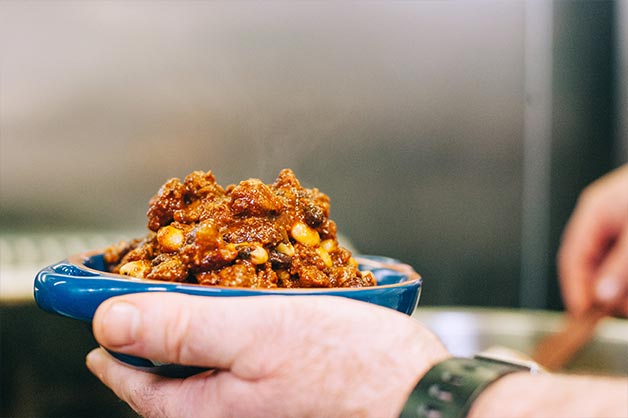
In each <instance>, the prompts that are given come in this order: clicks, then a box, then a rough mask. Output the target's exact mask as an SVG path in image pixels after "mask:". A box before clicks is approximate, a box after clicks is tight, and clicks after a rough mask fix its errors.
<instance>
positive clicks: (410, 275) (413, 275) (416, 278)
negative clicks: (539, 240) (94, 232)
mask: <svg viewBox="0 0 628 418" xmlns="http://www.w3.org/2000/svg"><path fill="white" fill-rule="evenodd" d="M103 252H104V249H93V250H87V251H82V252H80V253H77V254H72V255H70V256H68V258H67V260H66V261H67V264H70V265H73V266H74V267H76V268H78V269H80V270H83V271H86V272H89V273H91V274H92V275H90V276H75V275H71V274H70V275H69V276H72V277H74V278H82V279H95V278H98V279H100V280H102V279H106V280H114V281H120V282H124V283H129V282H131V283H145V284H146V285H160V286H168V285H170V286H176V287H179V288H181V287H188V286H189V287H190V288H192V289H215V291H217V290H220V291H238V292H251V293H258V292H262V293H265V294H285V293H291V294H293V293H297V294H298V293H303V294H306V293H309V294H311V293H330V292H332V293H345V292H367V291H373V290H379V289H390V288H396V287H399V288H402V287H406V286H414V285H418V286H422V284H423V278H422V277H421V275H420V274H419V273H417V272H416V271H415V270H414V268H413V267H412V266H410V265H409V264H405V263H403V262H401V261H399V260H396V259H393V258H390V257H385V256H374V255H366V254H360V255H354V256H353V258H354V259H355V260H356V261H357V262H358V264H359V265H361V266H366V267H368V269H367V270H372V269H377V268H381V269H386V270H391V271H394V272H397V273H401V274H403V275H404V276H406V280H403V281H401V282H399V283H393V284H386V285H375V286H369V287H311V288H310V287H307V288H303V287H302V288H251V287H237V286H205V285H201V284H198V283H186V282H170V281H165V280H152V279H139V278H132V277H129V276H124V275H122V274H117V273H111V272H107V271H102V270H98V269H95V268H93V267H89V266H87V265H86V264H85V263H86V261H87V260H89V259H90V258H92V257H94V256H98V255H101V254H103ZM369 257H375V258H377V259H379V260H386V262H384V261H378V260H376V259H373V258H369Z"/></svg>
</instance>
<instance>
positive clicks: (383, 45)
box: [0, 0, 628, 416]
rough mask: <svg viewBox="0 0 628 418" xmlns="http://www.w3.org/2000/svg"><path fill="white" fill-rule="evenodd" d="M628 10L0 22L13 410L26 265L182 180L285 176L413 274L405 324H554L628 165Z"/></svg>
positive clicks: (100, 13) (64, 6)
mask: <svg viewBox="0 0 628 418" xmlns="http://www.w3.org/2000/svg"><path fill="white" fill-rule="evenodd" d="M626 9H627V7H626V1H618V2H610V1H596V2H589V1H554V2H551V1H512V2H503V1H480V0H474V1H468V2H467V1H451V2H431V1H425V2H358V3H355V2H276V1H270V2H260V3H255V2H202V1H183V2H167V1H164V2H148V1H146V2H144V1H126V2H109V1H90V2H75V1H54V2H45V1H42V2H38V1H29V2H20V1H3V2H0V231H1V232H2V237H0V256H1V257H2V270H1V271H0V273H1V274H0V290H1V291H2V293H3V295H4V298H3V302H2V303H3V307H4V308H3V312H2V327H3V328H2V341H3V342H2V350H3V351H2V353H3V364H2V366H3V379H7V381H6V382H5V381H3V385H2V386H3V388H12V389H10V390H12V391H13V392H11V397H12V399H15V397H19V394H24V392H23V391H20V389H19V387H18V388H16V383H15V382H14V381H13V380H11V381H10V383H8V382H9V379H10V376H12V374H10V373H9V372H11V373H15V369H8V368H7V365H6V364H7V363H6V360H5V359H6V358H8V357H5V353H8V352H10V353H12V355H16V356H20V355H21V356H27V355H28V354H27V353H25V352H23V351H20V349H19V348H16V346H15V344H14V345H9V344H8V342H7V340H9V339H15V338H17V339H18V340H19V339H20V338H21V339H22V340H23V341H24V344H25V345H30V346H37V344H41V341H38V342H35V341H31V340H29V338H31V337H32V335H27V334H26V333H24V329H27V328H28V327H22V328H21V330H20V331H17V330H16V329H15V327H11V325H12V324H15V323H16V321H18V319H19V318H20V317H21V316H20V314H19V312H20V311H16V310H15V309H18V308H16V305H15V304H13V302H12V301H15V300H23V298H27V299H28V300H29V302H30V301H31V296H30V288H31V286H32V278H33V274H34V273H35V272H36V271H37V269H38V268H40V267H42V266H43V265H45V264H47V263H50V262H54V261H57V260H58V259H61V258H63V257H65V255H67V254H68V253H69V252H75V251H80V250H82V249H83V248H84V247H86V246H93V247H98V246H104V245H106V244H107V243H109V242H112V241H113V240H114V239H118V238H130V237H134V236H137V235H142V234H144V231H145V212H146V208H147V204H148V199H149V198H150V197H151V196H152V195H153V194H154V193H155V192H156V191H157V189H158V188H159V186H160V185H161V184H163V183H164V182H165V180H167V179H168V178H171V177H184V176H185V175H186V174H187V173H189V172H190V171H192V170H210V169H211V170H212V171H213V172H214V173H215V175H216V177H217V179H218V181H219V182H220V183H221V184H224V185H226V184H228V183H233V182H237V181H240V180H242V179H245V178H248V177H259V178H262V179H263V180H264V181H266V182H271V181H273V180H274V178H275V176H276V175H277V173H278V172H279V170H280V169H281V168H283V167H290V168H292V169H293V170H294V171H295V172H296V174H297V176H298V177H299V178H300V179H301V181H302V183H303V184H304V185H306V186H310V187H313V186H314V187H318V188H319V189H321V190H322V191H323V192H325V193H327V194H328V195H329V196H330V197H331V199H332V218H333V219H334V220H335V221H336V222H337V224H338V227H339V230H340V231H341V232H342V233H343V234H344V235H345V236H346V237H347V238H348V239H349V240H350V241H351V242H352V243H353V245H354V246H355V247H356V248H357V249H358V250H360V251H361V252H364V253H372V254H381V255H388V256H392V257H396V258H399V259H402V260H404V261H406V262H408V263H410V264H412V265H413V266H414V267H415V268H416V269H417V270H418V271H419V272H420V273H421V274H422V275H423V276H424V280H425V287H424V291H423V295H422V300H421V304H422V305H425V306H429V305H477V306H503V307H517V306H521V307H530V308H549V309H561V308H562V303H561V300H560V296H559V293H558V288H557V286H556V278H555V274H556V272H555V265H554V257H555V253H556V249H557V247H558V243H559V240H560V233H561V231H562V228H563V226H564V224H565V222H566V221H567V218H568V216H569V213H570V211H571V210H572V208H573V205H574V203H575V200H576V198H577V195H578V193H579V191H580V190H581V189H582V188H583V187H584V186H585V185H586V184H588V183H589V182H590V181H592V180H593V179H595V178H596V177H598V176H600V175H602V174H603V173H604V172H606V171H608V170H610V169H611V168H613V167H615V166H617V165H619V164H621V163H623V162H625V161H626V160H627V159H628V155H627V153H628V145H627V144H628V140H627V135H626V131H627V129H626V126H628V124H627V122H626V121H627V120H628V117H627V116H626V114H627V110H626V90H627V87H626V85H627V84H626V79H627V74H628V70H627V67H626V50H628V41H627V39H626V38H627V37H626V22H627V21H628V13H627V12H626ZM24 289H25V290H24ZM23 295H24V296H23ZM8 296H10V297H8ZM22 296H23V298H22ZM20 306H22V305H20ZM20 309H21V308H20ZM25 309H28V310H29V311H28V312H30V314H32V315H41V316H37V318H38V319H39V320H41V321H42V322H41V323H42V324H51V323H54V324H55V325H54V326H56V327H61V328H63V327H64V326H66V322H64V320H63V319H58V318H54V319H53V318H52V317H51V316H46V314H43V313H40V312H38V311H37V310H36V308H33V307H32V306H30V305H29V307H27V308H25ZM11 315H14V316H15V317H12V316H11ZM10 318H13V319H10ZM46 321H50V322H46ZM55 321H56V322H55ZM41 326H42V327H44V328H46V329H48V326H46V325H41ZM50 326H51V327H52V326H53V325H50ZM68 326H69V325H68ZM9 335H11V337H10V338H9V337H8V336H9ZM32 338H34V337H32ZM24 339H26V340H24ZM86 344H87V343H86ZM79 349H80V350H82V349H83V347H82V346H81V347H78V348H77V350H79ZM83 354H84V352H81V354H77V356H78V357H75V358H74V359H73V361H76V358H79V360H80V361H79V362H80V363H81V367H82V355H83ZM70 357H72V356H70ZM60 358H64V359H65V360H64V361H68V360H67V359H66V358H65V357H63V356H60ZM25 359H26V358H25ZM26 360H27V359H26ZM57 361H61V360H59V359H57ZM49 367H50V369H51V370H53V369H57V368H56V367H55V363H54V362H53V363H51V364H49ZM7 370H8V371H7ZM30 373H31V376H32V374H33V373H36V372H34V371H31V372H30ZM81 373H82V372H81ZM27 375H28V374H27ZM7 376H9V377H7ZM3 390H4V389H3ZM6 390H9V389H6ZM42 391H43V389H42ZM44 392H45V391H44ZM5 394H6V393H4V394H3V395H5ZM23 396H26V398H24V399H23V401H24V400H26V401H28V400H29V399H31V398H29V397H28V396H27V395H23ZM31 397H32V395H31ZM3 399H9V397H8V396H3ZM52 399H57V400H58V402H62V401H61V399H63V398H62V397H58V396H52V395H51V401H50V402H53V401H52ZM4 402H5V401H4V400H3V408H4V409H3V411H13V412H15V411H16V410H15V409H9V408H17V407H16V406H15V405H16V404H15V402H13V403H11V405H12V406H7V405H9V404H8V403H6V404H5V403H4ZM7 402H8V401H7ZM23 404H24V402H23ZM25 404H26V405H28V404H29V403H28V402H26V403H25ZM57 407H58V409H59V410H61V411H64V408H68V406H67V405H66V404H63V403H62V404H61V405H60V406H59V405H57ZM22 408H26V406H24V405H22ZM34 408H35V407H34ZM19 411H22V412H21V413H22V414H23V415H29V413H28V411H29V410H26V412H25V410H19ZM65 411H66V412H67V409H65ZM35 412H37V410H36V409H35ZM35 412H34V414H35V415H36V413H35ZM39 412H40V415H41V411H39ZM48 412H49V413H48V414H45V415H49V416H50V415H54V414H55V413H53V412H50V410H48ZM82 413H83V412H81V411H78V410H77V411H75V414H76V415H81V414H82ZM2 415H5V414H4V413H3V414H2ZM18 415H19V414H18ZM61 415H63V413H61ZM114 415H115V414H114Z"/></svg>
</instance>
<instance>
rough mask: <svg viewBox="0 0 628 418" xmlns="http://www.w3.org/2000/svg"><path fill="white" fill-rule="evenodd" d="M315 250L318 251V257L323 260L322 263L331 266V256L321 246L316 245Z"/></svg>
mask: <svg viewBox="0 0 628 418" xmlns="http://www.w3.org/2000/svg"><path fill="white" fill-rule="evenodd" d="M316 252H317V253H318V255H319V256H320V258H321V259H322V260H323V263H325V265H326V266H327V267H331V266H332V265H333V263H332V261H331V256H330V255H329V253H328V252H327V251H326V250H325V249H324V248H323V247H318V248H317V249H316Z"/></svg>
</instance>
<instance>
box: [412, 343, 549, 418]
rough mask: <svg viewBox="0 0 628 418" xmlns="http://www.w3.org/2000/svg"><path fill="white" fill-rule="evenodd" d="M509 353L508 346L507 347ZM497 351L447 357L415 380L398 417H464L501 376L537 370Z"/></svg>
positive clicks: (533, 366) (533, 364) (524, 361)
mask: <svg viewBox="0 0 628 418" xmlns="http://www.w3.org/2000/svg"><path fill="white" fill-rule="evenodd" d="M508 352H509V353H514V352H511V350H508ZM504 354H505V353H504V352H503V350H500V352H492V353H488V352H487V353H484V354H481V355H476V356H475V357H473V358H462V357H450V358H447V359H445V360H444V361H441V362H440V363H437V364H436V365H435V366H433V367H432V368H431V369H430V370H428V371H427V373H425V374H424V376H423V377H422V378H421V379H420V380H419V383H418V384H417V385H416V387H415V388H414V390H413V391H412V393H411V394H410V397H409V398H408V399H407V402H406V404H405V406H404V408H403V410H402V412H401V415H400V417H402V418H431V417H438V418H465V417H467V414H468V413H469V411H470V409H471V407H472V406H473V405H474V403H475V401H476V400H477V398H478V397H479V396H480V395H481V394H482V393H483V392H484V391H485V390H486V389H487V388H488V387H489V386H490V385H492V384H493V383H494V382H496V381H498V380H500V379H501V378H502V377H504V376H507V375H511V374H513V373H518V372H522V371H526V374H528V375H529V374H530V373H536V372H538V371H539V367H538V365H536V364H535V363H533V362H531V361H529V360H527V359H521V358H517V357H511V356H505V355H504Z"/></svg>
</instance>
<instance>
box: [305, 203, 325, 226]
mask: <svg viewBox="0 0 628 418" xmlns="http://www.w3.org/2000/svg"><path fill="white" fill-rule="evenodd" d="M303 214H304V218H305V222H306V223H307V224H308V225H309V226H311V227H312V228H316V227H318V226H320V225H321V224H322V223H323V221H324V220H325V215H324V214H323V210H322V209H321V208H319V207H318V206H316V205H315V204H310V205H308V206H306V207H305V210H304V211H303Z"/></svg>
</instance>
